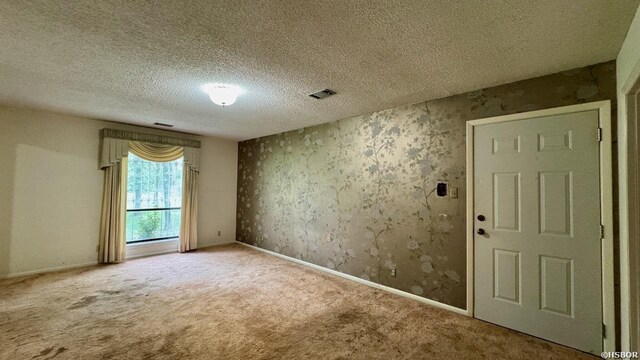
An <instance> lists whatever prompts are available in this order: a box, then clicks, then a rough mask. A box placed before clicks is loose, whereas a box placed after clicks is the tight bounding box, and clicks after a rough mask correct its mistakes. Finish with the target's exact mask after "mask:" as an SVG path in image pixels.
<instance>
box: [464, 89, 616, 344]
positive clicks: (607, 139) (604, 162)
mask: <svg viewBox="0 0 640 360" xmlns="http://www.w3.org/2000/svg"><path fill="white" fill-rule="evenodd" d="M589 110H598V112H599V126H600V128H601V129H602V130H601V131H602V141H601V142H600V214H601V215H600V216H601V224H602V225H603V226H604V232H603V234H602V244H601V245H602V307H603V308H602V321H603V323H604V326H605V328H606V335H605V337H604V339H603V349H604V351H615V347H616V317H615V290H614V271H613V269H614V258H613V226H614V225H613V190H612V186H613V180H612V158H611V143H612V138H611V101H610V100H605V101H597V102H592V103H587V104H578V105H570V106H563V107H557V108H552V109H545V110H538V111H530V112H526V113H519V114H512V115H503V116H496V117H491V118H486V119H478V120H471V121H468V122H467V137H466V142H467V174H466V176H467V314H468V315H469V316H472V317H475V316H474V282H475V277H474V276H475V275H474V271H473V268H474V256H475V254H474V240H473V238H474V221H473V220H474V202H473V199H474V193H473V189H474V170H473V159H474V153H473V146H474V142H473V133H474V131H473V130H474V127H475V126H479V125H486V124H495V123H501V122H508V121H518V120H525V119H534V118H539V117H546V116H552V115H562V114H570V113H576V112H583V111H589ZM595 136H596V134H594V137H595Z"/></svg>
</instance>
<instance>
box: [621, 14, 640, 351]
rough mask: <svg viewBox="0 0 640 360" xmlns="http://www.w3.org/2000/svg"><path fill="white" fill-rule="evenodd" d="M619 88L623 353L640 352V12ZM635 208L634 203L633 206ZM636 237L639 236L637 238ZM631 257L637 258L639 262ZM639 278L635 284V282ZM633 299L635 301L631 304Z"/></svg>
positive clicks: (631, 32)
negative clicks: (636, 92)
mask: <svg viewBox="0 0 640 360" xmlns="http://www.w3.org/2000/svg"><path fill="white" fill-rule="evenodd" d="M616 68H617V88H618V94H617V96H618V105H619V106H618V163H619V166H618V176H619V177H618V178H619V179H620V182H619V193H618V194H619V200H620V201H619V202H620V208H619V216H620V229H619V230H620V232H619V234H620V308H621V313H620V339H621V349H622V350H623V351H630V350H635V351H637V350H638V349H639V348H640V331H638V328H640V315H639V314H640V302H639V301H638V300H637V297H638V294H639V293H640V284H639V283H638V282H639V280H638V279H639V277H638V272H639V270H640V264H638V262H639V260H638V258H640V256H639V255H637V254H638V246H640V244H637V243H634V242H633V241H631V242H630V241H629V240H630V234H631V235H632V237H631V238H632V239H633V237H634V236H635V238H636V239H637V236H638V235H637V232H638V220H637V216H638V209H636V208H634V207H633V206H632V207H630V206H629V205H630V202H633V201H634V199H635V198H636V197H637V196H638V195H637V191H639V190H638V189H637V179H635V178H634V177H633V176H631V177H630V175H631V174H633V173H634V172H636V171H637V163H636V162H637V151H638V150H637V149H638V143H637V139H636V136H635V135H634V133H635V132H636V126H637V124H636V122H635V119H634V116H633V115H632V114H630V113H628V111H630V109H629V108H628V105H627V96H626V94H627V93H628V92H629V91H630V90H631V88H632V87H633V86H634V83H635V81H636V80H637V79H638V77H639V76H640V9H639V10H638V11H637V12H636V15H635V18H634V19H633V22H632V23H631V27H630V28H629V32H628V33H627V37H626V39H625V41H624V43H623V45H622V49H621V50H620V53H619V54H618V58H617V59H616ZM631 204H633V203H631ZM634 234H635V235H634ZM630 254H636V259H634V257H633V256H630ZM633 274H636V275H635V280H634V279H633V276H632V275H633ZM631 297H634V298H635V299H636V300H635V304H634V302H633V301H631V302H630V299H631Z"/></svg>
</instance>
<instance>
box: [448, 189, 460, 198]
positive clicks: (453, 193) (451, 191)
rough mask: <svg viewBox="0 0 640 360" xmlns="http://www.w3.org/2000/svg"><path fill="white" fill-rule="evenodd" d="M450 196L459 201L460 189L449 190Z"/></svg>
mask: <svg viewBox="0 0 640 360" xmlns="http://www.w3.org/2000/svg"><path fill="white" fill-rule="evenodd" d="M449 196H450V197H451V198H452V199H457V198H458V188H457V187H452V188H449Z"/></svg>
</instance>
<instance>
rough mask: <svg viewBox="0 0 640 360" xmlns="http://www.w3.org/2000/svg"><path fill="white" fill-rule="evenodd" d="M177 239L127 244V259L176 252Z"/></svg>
mask: <svg viewBox="0 0 640 360" xmlns="http://www.w3.org/2000/svg"><path fill="white" fill-rule="evenodd" d="M178 244H179V242H178V239H167V240H157V241H149V242H141V243H134V244H127V256H126V258H127V259H135V258H138V257H143V256H150V255H158V254H166V253H171V252H177V251H178Z"/></svg>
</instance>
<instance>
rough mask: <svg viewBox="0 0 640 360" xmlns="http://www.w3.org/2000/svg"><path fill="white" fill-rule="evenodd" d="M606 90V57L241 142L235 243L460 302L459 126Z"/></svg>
mask: <svg viewBox="0 0 640 360" xmlns="http://www.w3.org/2000/svg"><path fill="white" fill-rule="evenodd" d="M607 96H611V98H613V96H615V67H614V65H613V63H612V62H609V63H604V64H599V65H594V66H591V67H587V68H582V69H577V70H572V71H569V72H563V73H559V74H553V75H549V76H545V77H540V78H535V79H531V80H525V81H521V82H517V83H512V84H508V85H502V86H498V87H494V88H490V89H484V90H480V91H474V92H470V93H466V94H462V95H456V96H452V97H448V98H444V99H439V100H433V101H428V102H425V103H420V104H415V105H411V106H405V107H399V108H394V109H389V110H384V111H379V112H376V113H373V114H370V115H366V116H360V117H354V118H349V119H345V120H340V121H336V122H331V123H327V124H322V125H318V126H314V127H310V128H305V129H300V130H296V131H290V132H286V133H282V134H277V135H272V136H268V137H264V138H258V139H253V140H247V141H244V142H241V143H240V144H239V154H238V157H239V159H238V210H237V231H236V233H237V239H238V240H239V241H243V242H246V243H249V244H253V245H256V246H259V247H262V248H265V249H268V250H271V251H275V252H277V253H281V254H284V255H287V256H291V257H295V258H298V259H302V260H305V261H308V262H311V263H314V264H317V265H321V266H324V267H327V268H329V269H334V270H338V271H341V272H344V273H347V274H351V275H355V276H359V277H361V278H363V279H366V280H371V281H374V282H377V283H380V284H383V285H387V286H391V287H394V288H397V289H400V290H403V291H407V292H410V293H413V294H416V295H419V296H423V297H426V298H430V299H433V300H436V301H439V302H443V303H446V304H449V305H452V306H456V307H460V308H465V306H466V300H465V297H466V279H465V274H466V240H465V201H466V200H465V199H466V197H465V189H464V187H465V168H464V167H465V122H466V121H467V120H470V119H477V118H483V117H489V116H496V115H501V114H508V113H514V112H522V111H529V110H535V109H541V108H548V107H554V106H562V105H569V104H575V103H579V102H587V101H596V100H600V99H603V98H608V97H607ZM438 182H447V183H448V184H449V186H450V187H456V188H457V189H458V198H456V199H454V198H450V197H438V196H437V195H436V192H435V189H436V184H437V183H438ZM394 275H395V276H394Z"/></svg>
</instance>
